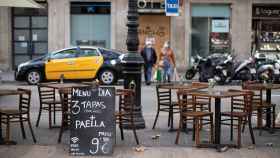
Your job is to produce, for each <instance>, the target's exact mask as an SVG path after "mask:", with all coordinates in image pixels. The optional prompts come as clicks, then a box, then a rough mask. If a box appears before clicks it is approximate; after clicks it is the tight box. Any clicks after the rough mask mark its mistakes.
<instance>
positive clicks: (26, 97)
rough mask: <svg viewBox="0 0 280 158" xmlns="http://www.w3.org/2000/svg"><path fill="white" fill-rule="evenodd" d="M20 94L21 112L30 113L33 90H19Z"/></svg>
mask: <svg viewBox="0 0 280 158" xmlns="http://www.w3.org/2000/svg"><path fill="white" fill-rule="evenodd" d="M17 90H18V91H19V92H21V93H20V95H19V111H20V112H25V113H29V111H30V100H31V90H29V89H22V88H18V89H17Z"/></svg>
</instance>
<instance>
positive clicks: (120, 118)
mask: <svg viewBox="0 0 280 158" xmlns="http://www.w3.org/2000/svg"><path fill="white" fill-rule="evenodd" d="M116 95H117V96H119V108H118V109H119V110H118V111H117V112H115V118H116V123H117V124H119V128H120V131H121V139H122V140H124V135H123V125H124V124H127V125H129V126H130V127H129V128H130V129H132V130H133V134H134V138H135V141H136V143H137V145H139V140H138V137H137V134H136V126H135V124H134V119H135V115H136V113H135V111H134V108H135V92H134V91H133V90H132V89H117V91H116Z"/></svg>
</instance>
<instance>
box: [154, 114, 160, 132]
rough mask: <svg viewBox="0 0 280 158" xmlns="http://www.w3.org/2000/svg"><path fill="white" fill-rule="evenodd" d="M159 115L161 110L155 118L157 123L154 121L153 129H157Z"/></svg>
mask: <svg viewBox="0 0 280 158" xmlns="http://www.w3.org/2000/svg"><path fill="white" fill-rule="evenodd" d="M158 115H159V110H158V111H157V115H156V118H155V121H154V125H153V129H155V126H156V124H157V120H158Z"/></svg>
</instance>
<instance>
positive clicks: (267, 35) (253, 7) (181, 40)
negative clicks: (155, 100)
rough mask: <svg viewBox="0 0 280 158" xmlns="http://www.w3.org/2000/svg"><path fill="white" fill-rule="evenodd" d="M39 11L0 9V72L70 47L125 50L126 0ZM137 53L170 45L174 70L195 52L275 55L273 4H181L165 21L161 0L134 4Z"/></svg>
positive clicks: (49, 1)
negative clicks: (176, 13) (147, 44)
mask: <svg viewBox="0 0 280 158" xmlns="http://www.w3.org/2000/svg"><path fill="white" fill-rule="evenodd" d="M38 2H39V3H41V4H42V5H44V6H45V9H26V8H24V9H23V8H6V7H1V8H0V69H3V70H11V69H13V68H14V66H16V65H18V64H19V63H21V62H24V61H26V60H29V59H32V58H36V57H38V56H41V55H43V54H45V53H46V52H50V51H53V50H58V49H62V48H65V47H69V46H71V45H82V44H85V45H98V46H102V47H107V48H112V49H120V50H126V34H127V27H126V22H127V19H126V16H127V10H128V7H127V6H128V0H38ZM138 9H139V15H140V16H139V39H140V45H139V49H141V48H142V47H143V46H144V43H145V41H146V40H152V41H153V42H154V46H155V48H156V51H157V52H158V53H159V52H160V50H161V47H162V45H163V43H164V42H165V41H167V40H168V41H170V42H171V47H172V48H173V49H174V51H175V55H176V63H177V67H178V68H179V69H182V70H183V69H186V68H187V65H188V64H189V62H190V57H191V56H193V55H196V54H200V55H202V56H207V55H209V54H211V53H234V54H235V55H237V57H238V58H240V59H244V58H246V57H248V56H250V55H251V52H252V50H260V51H266V52H277V51H278V52H279V51H280V29H279V28H280V22H279V21H280V1H279V0H266V1H263V0H181V2H180V16H177V17H167V16H165V13H164V0H139V1H138Z"/></svg>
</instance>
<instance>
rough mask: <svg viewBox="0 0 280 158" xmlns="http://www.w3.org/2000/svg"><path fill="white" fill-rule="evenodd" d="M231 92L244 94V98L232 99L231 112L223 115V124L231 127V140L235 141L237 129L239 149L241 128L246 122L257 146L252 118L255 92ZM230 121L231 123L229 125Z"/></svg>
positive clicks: (231, 90) (238, 145)
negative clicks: (235, 130) (234, 130)
mask: <svg viewBox="0 0 280 158" xmlns="http://www.w3.org/2000/svg"><path fill="white" fill-rule="evenodd" d="M229 92H242V93H244V95H243V96H242V97H231V110H230V111H225V112H222V113H221V117H222V118H223V119H221V124H222V125H229V126H230V140H231V141H232V140H233V127H234V126H235V127H237V130H238V131H237V147H238V148H240V147H241V126H242V124H243V123H244V125H245V120H247V121H246V122H248V126H249V131H250V135H251V140H252V143H253V144H255V137H254V133H253V128H252V123H251V116H252V101H253V95H254V92H253V91H250V90H233V89H230V90H229ZM228 121H230V123H228Z"/></svg>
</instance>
